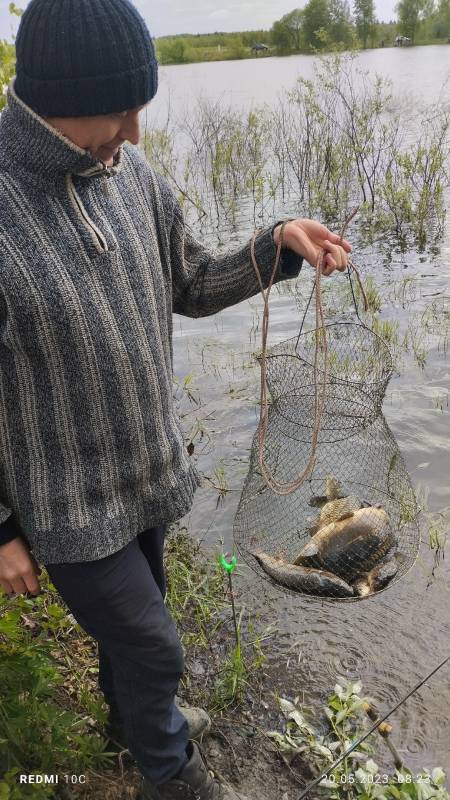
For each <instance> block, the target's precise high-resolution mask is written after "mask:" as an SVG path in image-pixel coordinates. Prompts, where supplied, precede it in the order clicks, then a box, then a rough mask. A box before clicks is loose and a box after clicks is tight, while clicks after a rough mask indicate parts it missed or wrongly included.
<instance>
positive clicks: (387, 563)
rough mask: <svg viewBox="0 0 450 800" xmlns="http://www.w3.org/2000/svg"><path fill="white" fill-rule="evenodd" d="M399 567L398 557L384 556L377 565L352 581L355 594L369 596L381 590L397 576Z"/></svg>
mask: <svg viewBox="0 0 450 800" xmlns="http://www.w3.org/2000/svg"><path fill="white" fill-rule="evenodd" d="M398 568H399V563H398V561H397V559H396V558H395V557H394V558H388V559H386V558H384V559H383V560H382V561H381V562H380V563H379V564H377V566H376V567H374V568H373V569H371V570H370V572H366V573H365V574H363V575H360V576H359V577H358V579H357V580H356V581H354V582H353V583H352V586H353V589H354V591H355V594H356V595H358V597H367V596H368V595H370V594H374V593H375V592H379V591H380V589H384V588H385V586H387V585H388V583H389V582H390V581H391V580H392V579H393V578H395V576H396V575H397V572H398Z"/></svg>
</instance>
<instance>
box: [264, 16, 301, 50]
mask: <svg viewBox="0 0 450 800" xmlns="http://www.w3.org/2000/svg"><path fill="white" fill-rule="evenodd" d="M302 27H303V11H302V10H301V9H299V8H296V9H294V11H290V12H289V14H285V15H284V17H282V18H281V19H279V20H278V21H277V22H275V23H274V24H273V26H272V31H271V33H272V42H273V44H274V45H275V47H276V48H277V49H278V50H280V51H281V52H285V53H286V52H289V51H292V50H293V51H299V50H300V48H301V40H302Z"/></svg>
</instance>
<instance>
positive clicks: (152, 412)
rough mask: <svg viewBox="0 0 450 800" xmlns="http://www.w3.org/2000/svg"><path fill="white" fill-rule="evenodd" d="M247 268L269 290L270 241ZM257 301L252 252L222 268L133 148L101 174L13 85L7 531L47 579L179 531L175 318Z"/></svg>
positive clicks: (2, 504)
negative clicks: (168, 525) (141, 536)
mask: <svg viewBox="0 0 450 800" xmlns="http://www.w3.org/2000/svg"><path fill="white" fill-rule="evenodd" d="M255 252H256V257H257V261H258V264H259V265H260V269H261V273H262V276H263V280H264V282H265V283H266V284H267V282H268V279H269V276H270V274H271V271H272V269H273V263H274V258H275V247H274V244H273V240H272V236H271V230H267V231H264V232H262V233H261V234H260V235H259V237H258V239H257V242H256V250H255ZM295 273H297V274H298V268H297V270H296V271H294V274H295ZM292 274H293V273H292V270H290V272H289V273H286V274H284V273H283V272H282V270H280V274H279V275H278V276H277V279H281V278H283V277H292ZM258 291H259V287H258V284H257V282H256V279H255V274H254V270H253V267H252V265H251V262H250V253H249V245H248V244H247V245H246V246H245V247H243V248H242V249H240V250H238V251H237V252H234V253H231V254H225V255H218V254H216V253H214V252H210V251H209V250H207V249H206V248H205V247H204V246H203V245H202V244H201V243H200V242H198V241H196V239H195V238H194V237H193V236H192V234H191V232H190V231H189V229H188V228H187V226H186V225H185V223H184V220H183V215H182V212H181V210H180V206H179V204H178V202H177V200H176V198H175V196H174V195H173V193H172V191H171V189H170V187H169V185H168V183H167V182H166V181H165V180H164V179H163V178H161V177H160V176H158V175H157V174H155V172H154V171H153V170H152V169H151V167H150V166H149V164H148V163H147V162H146V160H145V158H144V157H143V156H142V154H141V152H140V151H139V150H138V149H137V148H135V147H133V146H132V145H129V144H125V145H124V146H123V147H122V148H121V150H120V152H119V154H118V156H116V159H115V161H114V166H113V167H111V168H107V167H105V165H104V164H103V163H102V162H100V161H97V160H96V159H95V158H93V157H92V156H91V155H90V153H89V152H88V151H86V150H82V149H80V148H79V147H77V146H76V145H74V144H73V143H71V142H70V141H69V140H68V139H67V138H66V137H64V136H63V135H62V134H61V133H59V132H58V131H57V130H55V129H54V128H52V127H51V126H49V125H48V124H47V123H46V122H45V120H44V119H42V118H41V117H39V116H38V115H36V114H35V113H34V112H33V111H32V110H31V109H30V108H29V107H28V106H26V105H25V104H24V103H23V102H22V101H21V100H20V98H19V97H18V96H17V95H16V93H15V91H14V82H12V84H11V85H10V87H9V90H8V106H7V108H6V109H5V110H4V112H3V113H2V115H1V118H0V523H3V529H7V530H8V526H11V528H10V529H14V530H15V531H16V532H19V533H20V534H21V535H22V536H23V537H24V538H25V539H26V540H27V542H28V544H29V546H30V548H31V550H32V552H33V554H34V555H35V557H36V559H38V560H39V561H42V562H43V563H54V562H74V561H88V560H95V559H99V558H103V557H105V556H107V555H109V554H111V553H114V552H116V551H117V550H119V549H120V548H122V547H124V546H125V545H126V544H127V543H128V542H129V541H130V540H131V539H132V538H134V537H135V536H136V535H137V534H138V533H139V532H140V531H142V530H145V529H146V528H149V527H152V526H155V525H158V524H160V523H163V522H169V521H174V520H176V519H179V518H180V517H181V516H183V515H184V514H185V513H186V512H187V511H188V510H189V508H190V506H191V503H192V498H193V495H194V491H195V489H196V487H197V486H198V484H199V478H198V476H197V473H196V471H195V469H194V467H193V465H192V463H190V460H189V456H188V454H187V452H186V449H185V447H184V444H183V435H182V431H181V428H180V423H179V420H178V418H177V415H176V413H175V410H174V405H173V394H172V313H173V311H175V312H176V313H178V314H184V315H187V316H189V317H198V316H206V315H209V314H214V313H215V312H217V311H220V310H221V309H223V308H225V307H227V306H230V305H232V304H234V303H237V302H239V301H240V300H243V299H244V298H247V297H250V296H252V295H254V294H256V293H257V292H258ZM9 538H11V537H9ZM0 541H1V540H0Z"/></svg>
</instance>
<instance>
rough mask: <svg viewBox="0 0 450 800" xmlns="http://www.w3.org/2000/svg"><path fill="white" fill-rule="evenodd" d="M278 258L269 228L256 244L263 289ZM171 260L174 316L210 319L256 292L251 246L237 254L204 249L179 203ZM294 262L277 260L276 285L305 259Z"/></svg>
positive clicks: (288, 276)
mask: <svg viewBox="0 0 450 800" xmlns="http://www.w3.org/2000/svg"><path fill="white" fill-rule="evenodd" d="M276 252H277V248H276V246H275V243H274V240H273V236H272V227H271V228H267V229H265V230H264V231H262V232H261V233H260V234H259V235H258V236H257V238H256V241H255V257H256V263H257V265H258V267H259V270H260V275H261V279H262V283H263V285H264V287H266V286H267V285H268V283H269V280H270V277H271V275H272V272H273V268H274V264H275V258H276ZM170 254H171V268H172V285H173V293H174V301H173V308H174V311H175V312H177V313H178V314H184V315H186V316H188V317H204V316H209V315H210V314H215V313H216V312H217V311H221V310H222V309H224V308H227V307H228V306H232V305H234V304H235V303H239V302H241V301H242V300H246V299H247V298H249V297H252V296H253V295H255V294H258V293H259V291H260V286H259V282H258V279H257V276H256V272H255V269H254V267H253V264H252V261H251V255H250V242H248V243H247V244H246V245H245V246H244V247H241V248H240V249H239V250H236V251H234V252H227V253H223V254H218V253H216V252H215V251H213V250H210V249H208V248H206V247H205V246H204V245H203V244H201V242H199V241H198V240H197V239H196V238H195V237H194V236H193V234H192V232H191V231H190V229H189V228H188V227H187V226H186V225H185V222H184V218H183V214H182V212H181V209H180V207H179V205H178V203H176V205H175V209H174V217H173V223H172V228H171V234H170ZM283 255H285V253H283ZM292 256H293V257H291V258H290V259H289V258H284V257H283V258H282V259H280V263H279V266H278V270H277V274H276V276H275V282H276V283H277V282H279V281H281V280H286V279H287V278H294V277H296V276H297V275H298V274H299V272H300V269H301V266H302V260H303V259H302V258H301V257H299V256H298V255H296V254H292Z"/></svg>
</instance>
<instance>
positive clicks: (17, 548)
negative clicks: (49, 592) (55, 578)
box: [0, 536, 41, 595]
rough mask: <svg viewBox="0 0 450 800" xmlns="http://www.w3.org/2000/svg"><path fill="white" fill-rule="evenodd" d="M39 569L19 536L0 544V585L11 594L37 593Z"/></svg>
mask: <svg viewBox="0 0 450 800" xmlns="http://www.w3.org/2000/svg"><path fill="white" fill-rule="evenodd" d="M40 574H41V569H40V567H39V566H38V564H37V563H36V561H35V559H34V557H33V555H32V554H31V553H30V551H29V550H28V548H27V546H26V544H25V542H24V541H23V539H21V537H20V536H18V537H17V539H13V540H12V542H7V544H2V545H1V546H0V586H1V587H2V589H3V590H4V591H5V592H6V593H7V594H11V593H12V592H15V593H16V594H25V593H26V592H31V594H35V595H37V594H39V593H40V591H41V587H40V584H39V581H38V579H37V576H38V575H40Z"/></svg>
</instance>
